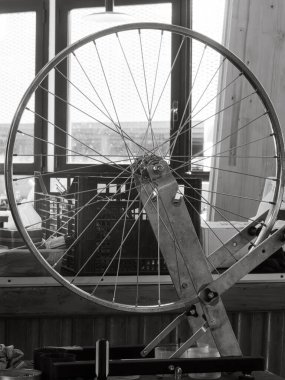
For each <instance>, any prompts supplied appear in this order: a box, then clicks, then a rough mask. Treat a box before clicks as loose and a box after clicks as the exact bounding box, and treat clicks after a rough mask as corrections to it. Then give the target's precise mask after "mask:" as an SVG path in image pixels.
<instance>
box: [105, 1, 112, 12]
mask: <svg viewBox="0 0 285 380" xmlns="http://www.w3.org/2000/svg"><path fill="white" fill-rule="evenodd" d="M105 11H106V12H113V11H114V0H105Z"/></svg>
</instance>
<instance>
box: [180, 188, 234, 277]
mask: <svg viewBox="0 0 285 380" xmlns="http://www.w3.org/2000/svg"><path fill="white" fill-rule="evenodd" d="M179 193H180V194H181V195H182V196H183V198H184V199H185V201H186V203H187V204H189V206H191V208H192V210H194V212H195V213H196V214H197V215H198V216H199V218H201V215H200V213H199V211H198V210H197V208H196V207H194V206H193V204H192V203H191V202H190V201H189V199H188V198H187V197H184V194H183V193H182V192H181V191H180V190H179ZM204 222H205V224H206V225H207V226H208V228H209V229H210V230H211V232H212V233H213V234H214V236H215V237H216V238H217V239H218V240H219V242H220V243H221V244H222V245H223V244H224V242H223V241H222V240H221V239H220V238H219V236H218V235H217V234H216V233H215V231H214V230H213V229H212V228H211V227H210V226H209V224H208V223H207V221H206V220H204ZM226 249H227V251H228V252H229V254H230V255H231V256H232V257H233V258H234V259H235V261H237V260H236V258H235V257H234V256H233V255H232V253H231V252H230V250H229V249H228V248H226ZM204 253H205V252H204ZM205 258H206V260H207V262H208V264H209V266H211V267H212V268H213V270H214V271H215V272H216V273H217V274H218V275H220V272H219V270H218V268H216V267H215V266H214V265H213V264H212V263H211V262H210V261H209V260H208V257H207V256H206V254H205Z"/></svg>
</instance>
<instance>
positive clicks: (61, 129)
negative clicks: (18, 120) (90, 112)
mask: <svg viewBox="0 0 285 380" xmlns="http://www.w3.org/2000/svg"><path fill="white" fill-rule="evenodd" d="M26 109H27V110H28V111H30V112H32V113H33V114H35V115H36V116H38V117H40V118H41V119H42V120H44V121H46V122H47V123H48V124H50V125H52V126H54V127H55V128H56V129H57V130H59V131H61V132H63V133H65V134H66V135H67V136H68V137H70V138H72V139H73V140H75V141H77V142H78V143H79V144H81V145H83V146H85V147H86V148H87V149H90V150H91V151H92V152H94V153H96V155H97V156H98V157H103V158H105V159H107V161H108V162H110V163H111V164H114V162H113V161H112V160H110V159H109V157H107V156H105V155H104V154H103V153H99V152H98V151H97V150H96V149H94V148H92V147H91V146H89V145H87V144H86V143H84V142H83V141H81V140H79V139H78V138H76V137H74V136H72V135H71V134H70V133H68V132H66V131H65V130H64V129H63V128H61V127H59V126H58V125H56V124H54V123H52V122H51V121H49V120H48V119H46V118H45V117H43V116H41V115H39V114H38V113H37V112H35V111H33V110H31V109H30V108H27V107H26ZM54 145H55V146H58V145H56V144H54ZM66 150H68V151H70V152H72V153H75V152H74V151H73V150H70V149H68V148H66ZM76 154H80V153H77V152H76ZM80 156H81V157H88V158H90V157H91V158H92V159H93V157H94V156H93V155H92V156H91V155H85V154H84V155H83V154H80ZM97 156H95V157H97ZM97 161H98V162H100V163H105V162H104V161H100V160H98V159H97ZM118 166H119V167H120V165H118ZM121 168H122V167H121Z"/></svg>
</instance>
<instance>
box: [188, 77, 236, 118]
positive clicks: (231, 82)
mask: <svg viewBox="0 0 285 380" xmlns="http://www.w3.org/2000/svg"><path fill="white" fill-rule="evenodd" d="M242 76H243V73H239V74H238V75H237V76H236V77H235V78H234V79H233V80H231V81H230V82H229V83H228V84H227V85H226V86H225V87H224V88H222V89H221V90H220V91H219V92H217V94H216V95H215V96H213V97H212V98H211V99H210V100H209V101H208V102H207V103H206V104H205V105H204V106H203V107H202V108H200V109H199V110H198V111H197V112H196V113H195V114H193V115H192V117H193V118H194V117H196V116H197V115H198V114H199V113H200V112H201V111H203V109H205V108H206V107H207V106H208V105H209V104H210V103H212V102H213V101H214V100H215V99H217V97H218V96H219V95H221V94H222V93H223V92H224V91H225V90H226V89H227V88H228V87H230V86H231V85H232V84H234V83H235V82H236V81H237V80H238V79H239V78H240V77H242ZM192 112H193V111H192Z"/></svg>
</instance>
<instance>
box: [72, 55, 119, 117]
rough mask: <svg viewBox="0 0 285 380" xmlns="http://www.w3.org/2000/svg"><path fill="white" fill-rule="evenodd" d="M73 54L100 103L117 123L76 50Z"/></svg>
mask: <svg viewBox="0 0 285 380" xmlns="http://www.w3.org/2000/svg"><path fill="white" fill-rule="evenodd" d="M72 54H73V55H74V57H75V59H76V61H77V62H78V64H79V66H80V68H81V70H82V71H83V73H84V75H85V77H86V79H87V80H88V82H89V84H90V86H91V87H92V88H93V90H94V92H95V94H96V95H97V97H98V99H99V100H100V103H101V104H102V106H103V108H104V109H105V111H106V113H107V115H108V116H109V119H110V120H111V121H112V123H113V124H115V122H114V121H113V119H112V117H111V115H110V112H109V111H108V109H107V107H106V106H105V104H104V102H103V100H102V98H101V96H100V94H99V93H98V91H97V90H96V88H95V86H94V84H93V83H92V81H91V79H90V77H89V75H88V74H87V72H86V70H85V69H84V67H83V65H82V64H81V62H80V60H79V58H78V57H77V55H76V54H75V52H73V53H72Z"/></svg>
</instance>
